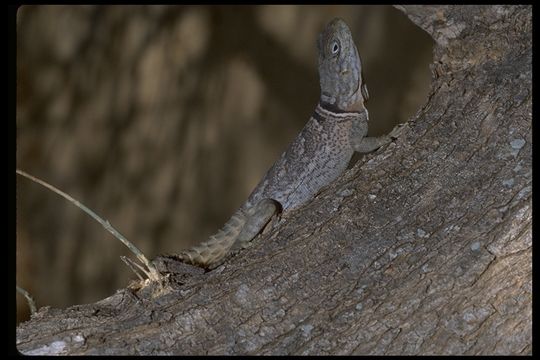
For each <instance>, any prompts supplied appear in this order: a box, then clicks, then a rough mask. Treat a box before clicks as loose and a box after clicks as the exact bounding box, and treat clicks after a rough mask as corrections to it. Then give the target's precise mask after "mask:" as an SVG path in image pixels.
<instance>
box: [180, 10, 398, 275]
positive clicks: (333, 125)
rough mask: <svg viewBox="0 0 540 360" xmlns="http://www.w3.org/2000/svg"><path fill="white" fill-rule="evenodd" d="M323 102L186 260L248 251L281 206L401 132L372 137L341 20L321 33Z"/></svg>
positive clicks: (305, 196)
mask: <svg viewBox="0 0 540 360" xmlns="http://www.w3.org/2000/svg"><path fill="white" fill-rule="evenodd" d="M317 46H318V50H319V78H320V86H321V98H320V101H319V104H318V105H317V107H316V108H315V111H314V113H313V115H312V116H311V118H310V119H309V121H308V122H307V124H306V125H305V127H304V128H303V129H302V131H301V132H300V134H298V136H297V137H296V138H295V139H294V140H293V142H292V143H291V144H290V145H289V147H288V149H287V150H286V151H285V152H284V153H283V154H282V155H281V157H280V158H279V159H278V160H277V161H276V162H275V163H274V165H273V166H272V167H271V168H270V169H269V170H268V171H267V173H266V174H265V175H264V177H263V178H262V179H261V181H260V182H259V184H258V185H257V186H256V187H255V189H254V190H253V192H252V193H251V195H250V196H249V197H248V199H247V201H246V202H245V203H244V204H243V205H242V206H241V207H240V209H239V210H238V211H237V212H236V213H235V214H234V215H233V216H232V217H231V219H230V220H229V221H228V222H227V223H226V224H225V225H224V226H223V228H222V229H221V230H220V231H219V232H218V233H217V234H215V235H213V236H211V237H210V239H208V240H207V241H206V242H204V243H202V244H200V245H197V246H195V247H193V248H191V249H189V250H186V251H184V252H182V253H180V254H179V255H178V256H177V257H178V258H180V259H181V260H183V261H185V262H188V263H191V264H194V265H199V266H202V267H207V268H213V267H215V266H217V265H219V264H220V263H221V262H222V260H223V259H224V258H225V256H226V255H227V254H229V253H230V252H231V251H234V250H237V249H239V248H243V247H245V246H246V245H247V244H248V243H249V242H250V241H251V240H252V239H253V238H254V237H255V236H257V234H259V233H260V232H261V231H262V229H263V228H264V227H265V226H266V224H267V223H268V221H269V220H270V218H271V217H272V216H273V215H274V214H276V212H277V211H278V210H279V208H281V209H282V210H283V211H288V210H291V209H294V208H298V207H299V206H301V205H303V204H304V203H306V202H307V201H308V200H310V199H311V198H313V197H314V196H315V194H316V193H317V192H318V191H319V190H320V189H321V188H322V187H324V186H326V185H328V184H330V183H331V182H332V181H333V180H335V179H336V178H337V177H338V176H339V175H341V174H342V173H343V171H345V169H346V168H347V165H348V163H349V161H350V159H351V157H352V155H353V154H354V152H355V151H358V152H362V153H366V152H370V151H373V150H375V149H377V148H379V147H380V146H382V145H384V144H386V143H388V142H390V141H391V139H392V138H393V137H395V136H397V134H398V133H399V128H395V129H394V130H393V131H392V132H391V133H390V134H389V135H383V136H380V137H367V136H366V135H367V130H368V112H367V109H366V108H365V106H364V102H365V101H366V100H367V97H368V95H367V88H366V86H365V84H364V83H363V79H362V65H361V61H360V56H359V55H358V50H357V49H356V46H355V44H354V41H353V39H352V35H351V32H350V30H349V28H348V26H347V25H346V24H345V22H344V21H343V20H341V19H334V20H332V21H331V22H330V23H329V24H328V25H327V26H326V27H325V29H324V30H323V31H322V32H321V34H320V35H319V38H318V41H317Z"/></svg>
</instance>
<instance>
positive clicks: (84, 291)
mask: <svg viewBox="0 0 540 360" xmlns="http://www.w3.org/2000/svg"><path fill="white" fill-rule="evenodd" d="M334 17H342V18H343V19H344V20H345V21H346V22H347V23H348V24H349V26H350V28H351V30H352V32H353V36H354V39H355V42H356V44H357V46H358V49H359V52H360V55H361V57H362V60H363V67H364V76H365V80H366V83H367V85H368V89H369V93H370V100H369V102H368V104H367V107H368V109H369V111H370V119H371V122H370V135H380V134H382V133H385V132H388V131H389V130H390V129H392V127H393V126H394V125H395V124H397V123H399V122H404V121H406V120H407V119H408V118H409V117H410V116H412V115H413V114H414V113H415V112H416V111H417V110H418V109H419V108H420V107H421V106H422V105H423V104H424V103H425V101H426V96H427V94H428V91H429V86H430V78H431V73H430V70H429V63H430V62H431V59H432V46H433V43H432V40H431V38H430V37H429V36H428V35H427V34H426V33H424V32H423V31H422V30H420V29H419V28H417V27H416V26H414V25H413V24H412V23H411V22H410V21H409V20H408V19H407V18H406V17H405V15H403V14H402V13H401V12H399V11H398V10H396V9H393V8H391V7H389V6H334V5H332V6H24V7H22V8H20V9H19V11H18V13H17V110H16V111H17V112H16V114H17V118H16V129H17V139H16V144H17V155H16V156H17V160H16V161H17V167H18V168H20V169H22V170H25V171H27V172H29V173H30V174H32V175H35V176H37V177H39V178H42V179H44V180H46V181H47V182H50V183H51V184H53V185H55V186H56V187H58V188H60V189H61V190H63V191H65V192H67V193H68V194H70V195H72V196H73V197H75V198H76V199H78V200H80V201H81V202H82V203H84V204H85V205H87V206H88V207H90V208H91V209H93V210H94V211H95V212H96V213H98V214H99V215H100V216H102V217H103V218H106V219H108V220H109V221H110V222H111V223H112V225H113V226H115V227H116V228H117V229H118V230H119V231H120V232H121V233H122V234H124V235H125V236H126V237H127V238H128V239H129V240H131V241H132V242H133V243H135V244H136V245H137V246H138V247H139V248H141V250H142V251H143V252H144V253H145V254H146V256H147V257H149V258H154V257H155V256H156V255H159V254H163V253H175V252H178V251H179V250H181V249H183V248H186V247H189V246H191V245H193V244H196V243H198V242H201V241H203V240H205V239H206V238H207V237H208V236H209V235H211V234H212V233H214V232H215V231H216V230H218V229H219V228H220V227H221V226H222V225H223V224H224V223H225V221H226V220H228V217H229V216H230V215H231V214H232V213H233V212H234V211H235V210H236V209H237V208H238V207H239V206H240V205H241V204H242V202H243V201H244V200H245V199H246V197H247V196H248V194H249V193H250V191H251V190H252V189H253V187H254V186H255V185H256V184H257V182H258V180H259V179H260V178H261V176H262V175H263V174H264V173H265V171H266V170H267V169H268V167H269V166H270V165H271V164H272V163H273V162H274V161H275V160H276V159H277V157H278V156H279V154H280V153H281V152H282V151H283V150H284V149H285V148H286V146H287V145H288V143H289V142H290V141H291V140H292V139H293V138H294V136H295V135H296V134H297V133H298V132H299V131H300V129H301V128H302V127H303V126H304V125H305V123H306V122H307V120H308V119H309V117H310V115H311V113H312V112H313V109H314V107H315V105H316V104H317V101H318V97H319V85H318V73H317V49H316V38H317V35H318V33H319V32H320V31H321V30H322V29H323V27H324V25H325V24H326V23H327V22H329V21H330V20H331V19H332V18H334ZM16 204H17V210H16V211H17V214H16V216H17V221H16V234H17V236H16V238H17V239H16V241H17V246H16V249H17V257H16V262H17V275H16V276H17V280H16V281H17V284H18V285H19V286H22V287H24V288H26V289H27V290H28V291H29V292H30V293H31V294H32V295H33V296H34V298H35V299H36V301H37V305H38V307H39V306H45V305H49V306H53V307H67V306H69V305H74V304H81V303H89V302H94V301H97V300H99V299H102V298H104V297H106V296H108V295H110V294H112V293H113V292H114V290H115V289H117V288H120V287H125V286H126V285H127V284H128V282H129V280H131V279H134V278H135V276H134V275H133V273H131V271H130V270H129V269H128V268H127V267H126V266H125V265H124V264H123V263H122V262H121V261H120V259H119V256H120V255H128V250H127V249H126V248H125V247H124V246H123V245H122V244H121V243H120V242H119V241H117V240H116V239H114V238H113V237H112V235H110V234H109V233H108V232H107V231H106V230H104V229H103V228H102V227H101V226H100V225H99V224H98V223H96V222H95V221H94V220H92V219H91V218H90V217H88V216H87V215H86V214H85V213H83V212H82V211H81V210H79V209H78V208H76V207H75V206H73V205H72V204H70V203H68V202H67V201H66V200H64V199H63V198H60V197H59V196H58V195H56V194H54V193H52V192H50V191H49V190H46V189H45V188H43V187H41V186H40V185H37V184H35V183H32V182H30V181H29V180H27V179H25V178H22V177H20V176H18V177H17V202H16ZM17 316H18V320H19V321H21V320H26V319H28V317H29V310H28V306H27V305H26V303H25V301H24V299H23V298H22V297H20V296H18V297H17Z"/></svg>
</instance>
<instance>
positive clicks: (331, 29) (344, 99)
mask: <svg viewBox="0 0 540 360" xmlns="http://www.w3.org/2000/svg"><path fill="white" fill-rule="evenodd" d="M317 47H318V49H319V78H320V84H321V103H325V104H327V105H330V106H331V107H337V109H338V110H342V111H360V110H362V109H364V102H365V101H367V99H368V93H367V88H366V86H365V84H363V79H362V64H361V61H360V56H359V55H358V50H357V49H356V45H355V44H354V41H353V38H352V34H351V30H349V27H348V26H347V24H346V23H345V21H343V20H341V19H339V18H336V19H334V20H332V21H331V22H330V23H329V24H328V25H326V27H325V29H324V30H323V31H322V32H321V34H320V35H319V39H318V41H317Z"/></svg>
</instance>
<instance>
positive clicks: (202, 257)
mask: <svg viewBox="0 0 540 360" xmlns="http://www.w3.org/2000/svg"><path fill="white" fill-rule="evenodd" d="M277 211H279V203H278V202H276V201H274V200H272V199H263V200H261V201H260V202H259V203H257V205H255V206H253V207H251V208H249V209H247V210H245V211H243V210H242V209H240V210H238V211H237V212H236V213H235V214H234V215H233V216H232V217H231V218H230V220H229V221H227V223H226V224H225V225H223V228H222V229H221V230H220V231H218V233H217V234H215V235H212V236H211V237H210V239H208V240H206V241H205V242H203V243H202V244H200V245H197V246H195V247H192V248H191V249H189V250H185V251H183V252H181V253H180V254H178V255H177V257H178V258H179V259H180V260H182V261H184V262H187V263H189V264H192V265H197V266H201V267H204V268H214V267H216V266H218V265H219V264H220V263H221V261H222V260H223V259H224V258H225V256H226V255H227V254H229V253H230V252H231V250H232V251H237V250H240V249H242V248H245V247H246V246H247V245H248V244H249V242H250V241H251V240H253V238H254V237H255V236H257V234H259V233H260V232H261V230H262V229H263V228H264V227H265V226H266V224H267V223H268V221H270V218H271V217H272V215H274V214H275V213H276V212H277Z"/></svg>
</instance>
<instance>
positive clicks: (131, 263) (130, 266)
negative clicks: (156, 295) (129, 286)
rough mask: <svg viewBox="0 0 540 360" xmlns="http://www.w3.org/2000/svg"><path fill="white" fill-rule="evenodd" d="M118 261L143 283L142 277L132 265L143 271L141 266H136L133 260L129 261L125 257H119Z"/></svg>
mask: <svg viewBox="0 0 540 360" xmlns="http://www.w3.org/2000/svg"><path fill="white" fill-rule="evenodd" d="M120 259H121V260H122V261H123V262H124V263H125V264H126V265H127V266H128V267H129V268H130V269H131V271H133V272H134V273H135V275H137V277H138V278H139V279H140V280H141V281H143V280H144V279H143V277H142V275H141V274H140V273H139V272H138V271H137V269H135V267H134V265H135V266H137V267H138V268H139V269H141V271H144V270H143V269H142V268H141V266H140V265H139V264H136V263H134V262H133V260H131V259H130V258H128V257H127V256H123V255H122V256H120Z"/></svg>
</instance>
